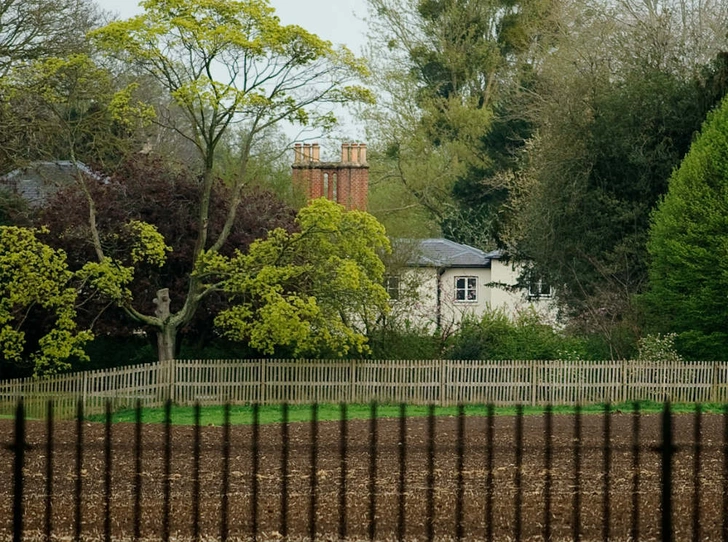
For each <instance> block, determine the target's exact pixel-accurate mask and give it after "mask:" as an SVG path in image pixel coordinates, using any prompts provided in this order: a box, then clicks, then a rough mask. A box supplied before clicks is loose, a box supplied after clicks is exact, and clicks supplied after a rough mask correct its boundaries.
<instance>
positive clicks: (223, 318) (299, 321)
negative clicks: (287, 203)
mask: <svg viewBox="0 0 728 542" xmlns="http://www.w3.org/2000/svg"><path fill="white" fill-rule="evenodd" d="M296 222H297V225H298V227H299V228H300V231H299V232H295V233H289V232H286V231H285V230H282V229H276V230H273V231H271V232H270V233H269V234H268V237H267V238H266V239H264V240H260V241H256V242H255V243H253V244H252V245H251V246H250V250H249V251H248V253H247V254H242V253H240V252H238V253H237V254H236V255H235V256H234V257H232V258H226V257H224V256H222V255H219V254H210V253H207V254H206V255H204V256H203V258H202V259H201V261H200V264H199V269H198V275H199V276H200V277H204V278H205V280H209V279H215V280H220V287H221V288H222V289H223V290H224V291H225V292H226V293H228V294H230V295H231V296H232V303H233V305H232V306H231V307H230V308H229V309H226V310H224V311H222V312H221V313H220V314H219V315H218V316H217V318H216V319H215V323H216V325H218V326H219V327H220V328H221V329H222V330H223V333H224V335H225V336H226V337H227V338H230V339H233V340H237V341H245V342H247V343H249V344H250V346H252V347H253V348H256V349H258V350H260V351H262V352H264V353H273V352H274V351H275V349H276V348H277V347H285V348H290V349H291V350H292V353H293V355H294V356H321V355H334V356H345V355H348V354H362V353H364V352H366V351H367V346H366V342H367V338H366V335H365V331H366V329H367V328H368V327H370V326H371V325H373V323H374V322H376V320H377V319H378V318H379V317H380V316H381V314H383V313H386V312H387V310H388V303H387V301H388V296H387V292H386V290H385V289H384V287H383V286H382V280H383V275H384V264H383V263H382V261H381V259H380V258H379V256H378V251H382V250H383V251H388V250H389V241H388V240H387V238H386V236H385V234H384V228H383V227H382V225H381V224H379V223H378V222H377V221H376V219H375V218H374V217H373V216H371V215H369V214H368V213H364V212H361V211H349V212H346V211H344V208H343V207H342V206H340V205H338V204H336V203H333V202H331V201H328V200H326V199H319V200H315V201H314V202H312V203H311V205H309V206H308V207H305V208H303V209H302V210H301V211H300V212H299V214H298V216H297V218H296Z"/></svg>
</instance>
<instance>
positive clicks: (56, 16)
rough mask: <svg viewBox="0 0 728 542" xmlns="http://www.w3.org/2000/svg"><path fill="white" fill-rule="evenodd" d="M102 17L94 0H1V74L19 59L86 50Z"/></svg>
mask: <svg viewBox="0 0 728 542" xmlns="http://www.w3.org/2000/svg"><path fill="white" fill-rule="evenodd" d="M99 18H100V14H99V12H98V8H97V7H96V5H95V4H94V3H93V2H92V1H91V0H0V77H3V76H5V75H6V74H7V72H8V71H9V70H10V68H12V67H13V66H14V65H17V64H18V63H22V62H25V61H30V60H37V59H41V58H48V57H59V56H64V55H67V54H73V53H80V52H83V51H85V50H86V49H87V48H88V42H87V39H86V33H87V32H88V31H89V30H91V29H92V28H93V27H94V26H96V25H97V24H98V21H99Z"/></svg>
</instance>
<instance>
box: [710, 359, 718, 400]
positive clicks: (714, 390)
mask: <svg viewBox="0 0 728 542" xmlns="http://www.w3.org/2000/svg"><path fill="white" fill-rule="evenodd" d="M710 380H711V382H710V402H711V403H717V402H718V362H717V361H714V362H713V373H712V375H711V379H710Z"/></svg>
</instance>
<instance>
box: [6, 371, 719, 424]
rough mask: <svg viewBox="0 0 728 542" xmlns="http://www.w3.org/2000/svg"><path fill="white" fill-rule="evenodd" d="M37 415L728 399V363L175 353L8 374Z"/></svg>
mask: <svg viewBox="0 0 728 542" xmlns="http://www.w3.org/2000/svg"><path fill="white" fill-rule="evenodd" d="M21 397H22V398H24V401H25V406H26V411H27V413H28V415H29V416H31V417H43V416H44V413H45V409H46V405H47V403H48V401H49V400H53V402H54V405H55V407H54V409H55V413H56V416H61V417H64V416H65V417H72V416H73V413H74V412H75V410H76V405H77V403H78V401H82V402H83V405H84V412H86V413H89V414H93V413H101V412H103V411H104V408H105V403H106V401H111V403H112V405H113V407H114V408H115V409H119V408H132V407H133V406H134V405H135V404H136V402H137V400H139V401H141V403H142V405H143V406H148V407H158V406H161V405H162V404H163V403H164V402H165V401H166V400H167V399H171V400H172V401H173V402H174V403H176V404H180V405H191V404H194V403H196V402H199V403H201V404H203V405H204V404H222V403H226V402H229V403H233V404H245V403H260V404H276V403H283V402H287V403H291V404H296V403H313V402H318V403H339V402H347V403H366V402H369V401H378V402H382V403H399V402H406V403H411V404H430V403H434V404H437V405H453V404H458V403H464V404H473V403H493V404H496V405H515V404H526V405H528V404H530V405H545V404H551V405H574V404H589V403H606V402H613V403H614V402H626V401H642V400H646V401H664V400H670V401H672V402H680V403H725V402H728V362H717V361H711V362H648V361H640V360H630V361H571V360H570V361H563V360H557V361H518V360H515V361H493V360H271V359H261V360H171V361H165V362H159V363H150V364H144V365H135V366H129V367H119V368H113V369H105V370H98V371H85V372H78V373H70V374H63V375H54V376H49V377H43V378H24V379H16V380H6V381H0V415H10V414H12V413H13V411H14V408H15V405H16V403H17V401H18V399H19V398H21Z"/></svg>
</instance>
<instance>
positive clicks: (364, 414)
mask: <svg viewBox="0 0 728 542" xmlns="http://www.w3.org/2000/svg"><path fill="white" fill-rule="evenodd" d="M638 404H639V407H640V411H641V412H643V413H655V412H660V411H662V409H663V405H662V404H661V403H655V402H647V401H644V402H640V403H638ZM671 408H672V411H673V412H674V413H678V414H679V413H687V412H695V408H696V406H695V405H693V404H675V405H672V407H671ZM604 409H605V405H602V404H599V405H585V406H584V407H582V413H584V414H588V415H591V414H602V413H603V412H604ZM633 409H634V404H633V403H623V404H614V405H611V406H610V410H611V412H615V413H618V412H621V413H626V412H632V411H633ZM701 410H702V412H705V413H713V414H718V413H722V412H725V410H726V405H720V404H704V405H701ZM544 411H545V408H544V407H540V406H539V407H532V406H524V407H523V413H524V415H527V416H530V415H540V414H543V413H544ZM574 411H575V409H574V407H571V406H554V407H553V412H554V414H573V413H574ZM405 413H406V415H407V417H411V418H420V417H425V416H427V415H428V413H429V407H427V406H425V405H406V407H405ZM457 413H458V409H457V407H456V406H450V407H435V415H436V416H444V417H447V416H457ZM494 413H495V414H496V415H498V416H514V415H515V414H516V407H513V406H506V407H495V409H494ZM486 414H487V408H486V406H485V405H466V406H465V415H466V416H485V415H486ZM399 416H400V406H399V405H392V404H381V405H377V417H378V418H397V417H399ZM346 417H347V419H348V420H367V419H369V418H370V417H371V406H370V405H368V404H350V405H347V406H346ZM282 419H283V418H282V407H281V405H261V406H260V407H259V422H260V423H261V424H275V423H280V422H281V421H282ZM318 419H319V420H320V421H333V420H340V419H341V407H340V405H332V404H321V405H319V406H318ZM88 420H89V421H97V422H98V421H103V420H104V415H94V416H89V417H88ZM135 420H136V411H135V410H133V409H132V410H120V411H118V412H115V413H114V414H113V418H112V421H113V422H127V423H128V422H134V421H135ZM223 420H224V407H223V406H203V407H201V408H200V424H201V425H204V426H215V425H222V424H223ZM288 421H289V422H310V421H311V406H310V405H289V407H288ZM142 422H144V423H163V422H164V408H145V409H143V410H142ZM171 422H172V424H173V425H193V424H194V423H195V417H194V408H193V407H190V406H172V408H171ZM252 422H253V407H252V406H251V405H231V406H230V423H231V425H249V424H251V423H252Z"/></svg>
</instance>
